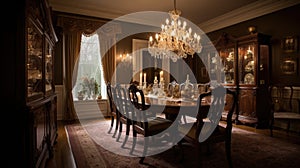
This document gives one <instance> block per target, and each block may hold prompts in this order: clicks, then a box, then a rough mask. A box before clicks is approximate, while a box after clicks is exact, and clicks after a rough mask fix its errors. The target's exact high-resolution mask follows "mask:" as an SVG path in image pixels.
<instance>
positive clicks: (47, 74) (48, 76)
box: [45, 40, 53, 93]
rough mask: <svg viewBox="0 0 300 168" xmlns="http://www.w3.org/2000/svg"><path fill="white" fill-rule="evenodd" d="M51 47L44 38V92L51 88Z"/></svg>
mask: <svg viewBox="0 0 300 168" xmlns="http://www.w3.org/2000/svg"><path fill="white" fill-rule="evenodd" d="M52 52H53V50H52V47H51V45H50V43H49V42H48V40H46V44H45V89H46V93H47V92H49V91H51V90H53V88H52V87H53V79H52V78H53V76H52V73H53V72H52V68H53V58H52Z"/></svg>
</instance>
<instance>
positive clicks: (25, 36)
mask: <svg viewBox="0 0 300 168" xmlns="http://www.w3.org/2000/svg"><path fill="white" fill-rule="evenodd" d="M20 3H22V4H24V6H23V7H22V8H21V6H22V5H20V7H18V9H16V11H22V12H16V16H17V17H19V18H18V19H16V21H15V22H16V23H17V24H18V26H17V28H16V29H17V38H16V39H17V40H16V39H14V40H15V41H16V45H11V46H9V47H10V48H8V50H9V49H10V51H11V52H12V51H14V50H16V51H17V52H15V53H16V54H15V55H14V57H10V58H9V59H10V61H11V62H13V61H14V62H15V63H16V64H17V66H15V69H14V70H13V72H15V74H14V80H13V83H11V86H12V87H14V88H13V89H12V90H14V93H15V94H14V97H13V99H12V100H14V103H15V106H16V112H17V113H16V114H15V115H16V116H17V115H18V116H20V118H22V121H21V122H20V123H22V125H21V126H20V127H22V129H21V131H20V132H21V133H20V134H21V135H22V136H21V137H22V138H20V139H21V140H22V142H20V144H22V150H21V152H16V153H21V154H22V159H21V160H22V163H18V165H20V164H21V165H22V166H23V167H44V166H45V163H46V161H47V159H48V158H50V157H52V155H53V147H54V144H55V142H56V138H57V96H56V94H55V87H54V76H53V75H54V65H53V62H54V52H53V51H54V46H55V43H56V42H57V37H56V34H55V31H54V28H53V25H52V19H51V7H50V6H49V4H48V1H47V0H23V1H21V2H20ZM24 14H25V17H24ZM12 30H15V28H13V29H12ZM7 41H9V40H8V39H7ZM13 65H14V64H13ZM12 67H14V66H12ZM18 118H19V117H18ZM11 166H12V165H11Z"/></svg>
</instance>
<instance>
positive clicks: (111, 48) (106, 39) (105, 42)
mask: <svg viewBox="0 0 300 168" xmlns="http://www.w3.org/2000/svg"><path fill="white" fill-rule="evenodd" d="M120 32H121V30H120V26H119V25H118V24H116V23H111V22H110V23H107V24H105V25H103V26H102V27H101V28H100V29H98V31H97V33H98V36H99V44H100V56H101V57H102V59H101V62H102V67H103V76H104V80H105V83H106V84H107V83H108V82H109V83H112V84H113V83H115V79H114V78H113V77H114V76H113V75H114V72H115V69H116V34H118V33H120Z"/></svg>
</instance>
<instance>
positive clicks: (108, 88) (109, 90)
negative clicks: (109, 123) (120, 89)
mask: <svg viewBox="0 0 300 168" xmlns="http://www.w3.org/2000/svg"><path fill="white" fill-rule="evenodd" d="M106 92H107V96H108V101H109V108H110V111H111V112H115V110H116V109H115V104H114V101H113V95H112V86H111V83H110V82H108V83H107V84H106Z"/></svg>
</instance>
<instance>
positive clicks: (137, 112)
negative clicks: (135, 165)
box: [129, 85, 172, 164]
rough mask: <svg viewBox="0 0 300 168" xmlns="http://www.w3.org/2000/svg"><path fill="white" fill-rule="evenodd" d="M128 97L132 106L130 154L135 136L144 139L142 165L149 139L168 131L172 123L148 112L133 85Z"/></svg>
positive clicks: (139, 92) (143, 97)
mask: <svg viewBox="0 0 300 168" xmlns="http://www.w3.org/2000/svg"><path fill="white" fill-rule="evenodd" d="M129 95H130V101H131V103H132V105H133V106H134V110H133V112H134V113H133V124H132V127H133V145H132V150H131V153H133V151H134V149H135V145H136V138H137V134H141V135H142V136H143V137H144V149H143V154H142V156H141V159H140V161H139V163H141V164H142V163H143V161H144V159H145V156H146V155H147V149H148V147H149V137H150V136H154V135H156V134H159V133H161V132H163V131H164V130H166V129H168V128H169V127H170V126H171V125H172V121H171V120H168V119H166V118H162V117H159V116H156V115H155V114H156V113H155V112H153V111H149V110H148V109H149V105H146V102H145V96H144V93H143V91H142V90H140V89H138V88H137V87H136V86H135V85H131V86H130V89H129Z"/></svg>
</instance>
